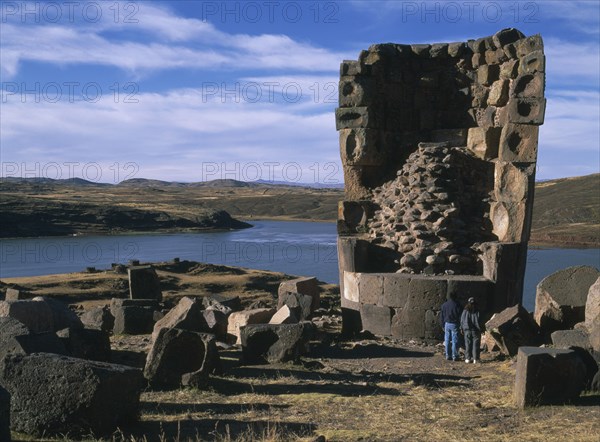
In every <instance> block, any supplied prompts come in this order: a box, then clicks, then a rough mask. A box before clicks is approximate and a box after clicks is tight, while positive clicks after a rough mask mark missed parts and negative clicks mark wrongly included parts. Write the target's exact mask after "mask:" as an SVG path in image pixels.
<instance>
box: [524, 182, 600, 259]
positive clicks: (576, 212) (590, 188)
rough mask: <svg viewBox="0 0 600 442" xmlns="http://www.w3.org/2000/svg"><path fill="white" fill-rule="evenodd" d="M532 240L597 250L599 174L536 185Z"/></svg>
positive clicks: (599, 215)
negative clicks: (585, 246)
mask: <svg viewBox="0 0 600 442" xmlns="http://www.w3.org/2000/svg"><path fill="white" fill-rule="evenodd" d="M531 239H532V242H535V243H550V244H571V245H588V246H589V245H595V246H596V247H600V174H598V173H596V174H593V175H586V176H580V177H573V178H560V179H556V180H548V181H543V182H540V183H537V184H536V186H535V197H534V206H533V226H532V234H531Z"/></svg>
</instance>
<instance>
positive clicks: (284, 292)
mask: <svg viewBox="0 0 600 442" xmlns="http://www.w3.org/2000/svg"><path fill="white" fill-rule="evenodd" d="M277 293H278V301H277V308H278V309H279V308H281V307H283V305H284V304H288V305H289V306H290V307H292V308H295V307H298V306H300V304H302V305H304V307H303V312H302V316H303V318H304V319H305V318H308V317H309V316H310V315H311V314H312V313H313V312H314V311H315V310H316V309H318V308H319V306H320V305H321V298H320V289H319V284H318V281H317V278H315V277H305V278H296V279H291V280H289V281H284V282H282V283H281V284H279V288H278V290H277ZM290 295H292V296H290ZM305 297H308V298H310V299H309V300H310V302H308V300H304V301H303V298H305ZM292 298H293V299H292ZM294 300H295V301H294ZM290 302H291V304H289V303H290ZM307 303H308V305H306V304H307Z"/></svg>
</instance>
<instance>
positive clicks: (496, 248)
mask: <svg viewBox="0 0 600 442" xmlns="http://www.w3.org/2000/svg"><path fill="white" fill-rule="evenodd" d="M481 251H482V254H481V255H480V256H481V261H482V263H483V276H484V277H485V278H487V279H489V280H490V281H492V282H493V283H494V285H493V287H494V294H493V296H492V297H491V303H490V304H491V305H490V309H491V311H496V312H499V311H502V310H504V309H505V308H507V307H510V306H513V305H515V304H520V303H521V299H522V294H523V278H524V276H525V266H526V263H527V244H526V243H520V242H513V243H511V242H506V243H500V242H495V241H494V242H486V243H482V244H481Z"/></svg>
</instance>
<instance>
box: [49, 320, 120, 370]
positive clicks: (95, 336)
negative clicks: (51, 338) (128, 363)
mask: <svg viewBox="0 0 600 442" xmlns="http://www.w3.org/2000/svg"><path fill="white" fill-rule="evenodd" d="M56 334H57V335H58V337H59V338H60V340H61V341H62V342H63V344H64V346H65V348H66V349H67V351H68V352H69V354H70V355H71V356H73V357H75V358H81V359H89V360H90V361H100V362H109V361H110V338H109V336H108V333H107V332H105V331H102V330H94V329H86V328H65V329H64V330H60V331H58V332H57V333H56Z"/></svg>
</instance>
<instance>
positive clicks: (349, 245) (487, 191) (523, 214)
mask: <svg viewBox="0 0 600 442" xmlns="http://www.w3.org/2000/svg"><path fill="white" fill-rule="evenodd" d="M544 72H545V57H544V52H543V43H542V39H541V37H540V36H539V35H534V36H532V37H525V36H524V35H523V34H522V33H521V32H520V31H518V30H516V29H503V30H502V31H500V32H498V33H496V34H495V35H493V36H490V37H485V38H480V39H478V40H469V41H468V42H466V43H449V44H446V43H440V44H432V45H428V44H418V45H403V44H392V43H386V44H376V45H373V46H371V47H370V48H369V50H367V51H362V52H361V53H360V56H359V59H358V61H344V62H342V64H341V73H340V75H341V77H340V85H339V101H340V103H339V104H340V107H339V108H338V109H337V110H336V124H337V130H338V131H339V136H340V151H341V157H342V163H343V166H344V180H345V196H344V201H341V202H340V204H339V212H338V235H339V237H338V255H339V269H340V284H341V297H342V311H343V319H344V331H345V332H354V331H359V330H361V329H364V330H368V331H370V332H372V333H374V334H377V335H391V336H394V337H397V338H402V339H406V338H410V339H412V338H416V339H422V340H430V339H431V340H433V339H439V338H440V337H441V335H443V333H442V329H441V327H440V325H439V322H438V318H439V310H440V306H441V304H442V303H443V302H444V301H445V300H446V298H447V297H448V295H449V294H450V293H456V294H457V295H458V299H459V300H460V301H461V302H463V303H464V302H465V301H466V299H467V298H469V297H471V296H473V297H475V298H476V299H477V300H478V303H479V307H480V309H481V310H482V312H483V317H484V319H486V318H487V317H489V316H490V315H491V314H492V313H493V312H497V311H500V310H502V309H504V308H505V307H508V306H512V305H514V304H516V303H519V302H520V301H521V297H522V290H523V276H524V273H525V263H526V254H527V241H528V238H529V231H530V225H531V213H532V208H533V191H534V180H535V163H536V157H537V140H538V128H539V125H541V124H542V123H543V121H544V111H545V104H546V100H545V99H544V77H545V75H544Z"/></svg>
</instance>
